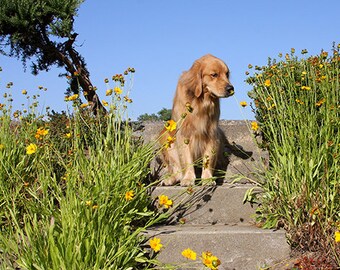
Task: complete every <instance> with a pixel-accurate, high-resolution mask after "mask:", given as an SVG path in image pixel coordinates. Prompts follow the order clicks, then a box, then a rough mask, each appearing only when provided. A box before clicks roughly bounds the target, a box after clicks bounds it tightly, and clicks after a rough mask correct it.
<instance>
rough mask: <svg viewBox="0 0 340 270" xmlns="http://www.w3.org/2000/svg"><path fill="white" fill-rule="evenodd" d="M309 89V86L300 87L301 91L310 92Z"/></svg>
mask: <svg viewBox="0 0 340 270" xmlns="http://www.w3.org/2000/svg"><path fill="white" fill-rule="evenodd" d="M310 89H311V88H310V87H309V86H301V90H310Z"/></svg>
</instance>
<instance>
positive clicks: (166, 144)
mask: <svg viewBox="0 0 340 270" xmlns="http://www.w3.org/2000/svg"><path fill="white" fill-rule="evenodd" d="M175 140H176V138H175V137H171V136H168V138H167V139H166V143H165V148H166V149H168V148H169V147H171V145H172V144H173V143H174V142H175Z"/></svg>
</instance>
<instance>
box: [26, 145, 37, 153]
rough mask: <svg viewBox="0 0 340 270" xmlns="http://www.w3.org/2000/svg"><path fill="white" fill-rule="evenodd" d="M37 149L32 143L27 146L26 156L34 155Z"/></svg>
mask: <svg viewBox="0 0 340 270" xmlns="http://www.w3.org/2000/svg"><path fill="white" fill-rule="evenodd" d="M37 149H38V147H37V145H36V144H34V143H31V144H29V145H28V146H27V147H26V154H27V155H32V154H34V153H35V152H37Z"/></svg>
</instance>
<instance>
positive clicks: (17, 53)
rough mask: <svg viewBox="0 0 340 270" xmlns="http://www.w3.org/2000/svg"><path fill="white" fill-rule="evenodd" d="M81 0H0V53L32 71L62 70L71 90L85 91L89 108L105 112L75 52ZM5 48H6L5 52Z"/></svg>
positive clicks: (84, 67) (83, 63)
mask: <svg viewBox="0 0 340 270" xmlns="http://www.w3.org/2000/svg"><path fill="white" fill-rule="evenodd" d="M82 2H83V0H71V1H70V0H59V1H55V0H38V1H37V0H2V1H1V6H0V53H3V54H5V55H8V56H11V57H16V58H18V59H21V60H22V62H23V64H24V66H25V67H26V63H27V61H28V60H31V61H32V66H31V68H32V72H33V74H37V73H38V72H39V71H43V70H46V71H48V70H49V69H50V68H51V66H53V65H57V66H58V67H64V68H65V69H66V71H67V74H68V76H72V83H71V84H70V86H71V90H72V91H73V92H74V93H78V92H79V86H80V87H81V88H82V90H83V91H84V95H85V97H86V99H87V100H88V101H90V102H92V109H93V110H95V111H96V110H97V109H102V110H103V109H104V108H103V106H102V104H101V103H100V101H99V99H98V97H97V94H96V93H95V91H94V87H93V86H92V83H91V81H90V79H89V76H90V74H89V72H88V70H87V68H86V63H85V60H84V58H83V57H82V56H81V55H80V54H79V53H78V52H77V51H76V50H75V49H74V45H73V44H74V42H75V41H76V37H77V35H78V34H77V33H75V32H74V29H73V23H74V17H75V16H77V12H78V8H79V6H80V5H81V3H82ZM6 48H9V50H8V51H6Z"/></svg>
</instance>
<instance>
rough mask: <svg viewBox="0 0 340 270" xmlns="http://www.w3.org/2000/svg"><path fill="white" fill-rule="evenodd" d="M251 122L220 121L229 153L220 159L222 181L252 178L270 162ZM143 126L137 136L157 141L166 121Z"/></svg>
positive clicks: (143, 124) (146, 123)
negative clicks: (254, 132) (237, 177)
mask: <svg viewBox="0 0 340 270" xmlns="http://www.w3.org/2000/svg"><path fill="white" fill-rule="evenodd" d="M249 123H250V122H249V121H240V120H237V121H235V120H221V121H220V123H219V126H220V128H221V129H222V130H223V132H224V134H225V136H226V146H225V153H226V154H227V156H226V157H225V159H224V160H222V161H219V163H220V168H219V169H220V170H222V171H223V172H225V173H224V177H222V178H224V180H223V181H222V182H231V181H232V180H233V179H234V177H236V176H244V179H247V178H250V179H252V178H253V174H254V172H259V171H263V170H264V168H265V167H266V165H267V163H268V153H267V152H266V151H263V150H261V149H259V148H258V145H257V143H258V140H259V138H255V137H254V134H253V133H252V132H251V130H250V128H249V125H250V124H249ZM142 126H143V128H142V129H141V130H139V131H138V132H136V136H141V137H143V139H144V141H145V142H156V141H157V139H158V138H159V132H160V130H161V129H162V128H163V127H164V123H163V122H161V121H156V122H144V123H142ZM153 167H154V168H156V167H157V164H156V163H154V164H153ZM161 175H162V173H161ZM243 182H249V181H245V180H243Z"/></svg>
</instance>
